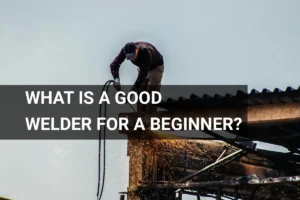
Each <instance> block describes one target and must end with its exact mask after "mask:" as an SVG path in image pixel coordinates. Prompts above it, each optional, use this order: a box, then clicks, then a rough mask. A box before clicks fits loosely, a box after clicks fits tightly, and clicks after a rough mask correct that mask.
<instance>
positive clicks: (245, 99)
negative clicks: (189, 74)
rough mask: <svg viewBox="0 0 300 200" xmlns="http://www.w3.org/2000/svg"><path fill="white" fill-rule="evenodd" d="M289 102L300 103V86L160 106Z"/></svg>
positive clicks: (166, 102)
mask: <svg viewBox="0 0 300 200" xmlns="http://www.w3.org/2000/svg"><path fill="white" fill-rule="evenodd" d="M289 102H300V86H299V87H298V89H295V88H292V87H287V88H286V89H285V90H281V89H279V88H275V89H274V90H273V91H271V90H269V89H266V88H265V89H263V90H262V91H261V92H259V91H258V90H256V89H252V90H251V92H250V93H246V92H244V91H241V90H238V91H237V92H236V94H229V93H227V94H225V95H223V96H222V95H220V94H214V96H210V95H208V94H204V95H203V96H202V97H200V96H197V95H196V94H191V95H190V96H189V98H186V97H179V98H178V99H172V98H168V99H167V100H163V101H162V102H161V103H160V104H159V105H158V106H159V107H160V108H164V109H167V110H178V109H183V108H195V107H196V108H199V107H203V108H211V107H213V108H218V107H220V108H224V107H236V106H251V105H262V104H277V103H289Z"/></svg>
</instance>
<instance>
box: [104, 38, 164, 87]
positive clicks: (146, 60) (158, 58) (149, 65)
mask: <svg viewBox="0 0 300 200" xmlns="http://www.w3.org/2000/svg"><path fill="white" fill-rule="evenodd" d="M135 44H136V45H137V48H138V49H139V51H138V55H137V58H136V59H135V60H134V61H131V62H132V63H133V64H134V65H136V66H137V67H139V69H140V70H139V71H140V72H139V75H138V77H137V79H136V81H135V83H134V85H133V89H138V88H139V87H140V86H141V83H142V82H143V81H144V80H145V78H146V76H147V73H148V71H150V70H152V69H155V68H156V67H158V66H160V65H163V64H164V60H163V56H162V55H161V54H160V52H159V51H158V50H157V49H156V48H155V47H154V46H153V45H152V44H150V43H148V42H135ZM125 59H126V56H125V53H124V47H123V48H122V49H121V51H120V52H119V54H118V55H117V56H116V57H115V59H114V60H113V62H112V63H111V65H110V69H111V73H112V76H113V78H114V79H115V78H120V77H119V68H120V66H121V64H122V63H123V62H124V60H125Z"/></svg>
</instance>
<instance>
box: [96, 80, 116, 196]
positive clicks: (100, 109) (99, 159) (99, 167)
mask: <svg viewBox="0 0 300 200" xmlns="http://www.w3.org/2000/svg"><path fill="white" fill-rule="evenodd" d="M111 83H114V81H113V80H109V81H107V82H106V83H105V84H104V86H103V87H102V91H101V95H102V94H103V91H104V90H105V89H106V93H108V88H109V85H110V84H111ZM106 107H107V103H106V102H105V104H104V117H106ZM99 116H100V117H101V116H102V104H100V108H99ZM101 131H102V129H101V128H100V130H99V151H98V191H97V197H98V198H97V199H99V200H100V199H101V197H102V194H103V188H104V182H105V156H106V155H105V154H106V151H105V139H106V138H105V134H106V133H105V128H104V130H103V176H102V187H101V193H100V196H99V190H100V179H101V177H100V173H101V136H102V133H101Z"/></svg>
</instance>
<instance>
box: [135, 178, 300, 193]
mask: <svg viewBox="0 0 300 200" xmlns="http://www.w3.org/2000/svg"><path fill="white" fill-rule="evenodd" d="M281 183H300V176H286V177H274V178H271V177H268V178H259V179H258V181H255V182H253V181H251V180H249V181H245V180H231V181H209V182H186V183H168V184H155V185H151V184H150V185H145V186H143V185H142V186H138V187H137V188H138V190H147V189H167V188H168V189H178V188H179V189H190V188H196V189H198V188H201V187H218V186H221V187H234V186H242V185H243V186H245V185H253V186H262V185H276V184H281Z"/></svg>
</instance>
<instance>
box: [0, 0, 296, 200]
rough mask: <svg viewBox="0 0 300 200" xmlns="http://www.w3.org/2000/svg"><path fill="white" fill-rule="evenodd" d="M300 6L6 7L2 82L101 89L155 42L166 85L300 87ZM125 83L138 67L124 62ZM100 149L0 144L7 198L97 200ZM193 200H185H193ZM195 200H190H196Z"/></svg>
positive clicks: (31, 0) (111, 158) (120, 154)
mask: <svg viewBox="0 0 300 200" xmlns="http://www.w3.org/2000/svg"><path fill="white" fill-rule="evenodd" d="M299 9H300V1H297V0H289V1H279V0H265V1H260V0H252V1H238V0H227V1H216V0H214V1H203V0H190V1H188V2H185V3H184V2H183V1H171V0H165V1H159V0H152V1H137V0H131V1H121V0H118V1H117V0H111V1H102V0H97V1H96V0H85V1H83V0H82V1H79V0H73V1H71V0H52V1H45V0H27V1H20V0H19V1H16V0H9V1H8V0H7V1H5V0H2V1H1V2H0V28H1V29H0V66H1V68H0V70H1V71H0V83H1V84H78V85H79V84H103V83H104V82H105V81H106V80H108V79H111V75H110V71H109V64H110V62H111V61H112V59H113V58H114V57H115V56H116V54H117V53H118V52H119V51H120V48H122V46H123V45H124V44H125V43H126V42H128V41H135V40H145V41H149V42H152V43H153V44H154V45H156V46H157V48H158V49H159V50H160V51H161V53H162V54H163V55H164V58H165V75H164V79H163V84H178V85H179V84H248V85H249V89H252V88H256V89H258V90H261V89H262V88H269V89H274V88H275V87H279V88H282V89H285V88H286V87H287V86H292V87H299V73H300V70H299V65H300V56H299V52H300V14H299ZM120 73H121V82H122V83H123V84H132V83H133V82H134V80H135V79H136V75H137V74H136V68H135V67H134V66H133V65H132V64H130V63H129V62H126V63H124V64H123V65H122V67H121V71H120ZM97 144H98V143H97V141H0V158H1V165H0V177H1V178H0V196H6V197H10V198H12V199H15V200H40V199H43V200H50V199H51V200H52V199H57V200H66V199H72V200H81V199H93V198H94V199H96V196H95V195H96V190H97V188H96V186H97V184H96V183H97V147H98V146H97ZM107 151H108V152H109V153H108V158H107V162H108V164H107V181H106V186H105V192H104V196H103V199H112V200H117V199H119V195H118V194H117V193H118V192H120V191H124V190H126V186H127V181H128V174H127V170H128V169H127V165H126V164H124V163H126V162H127V157H126V141H109V142H108V150H107ZM186 199H188V198H186ZM189 199H191V198H189Z"/></svg>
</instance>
